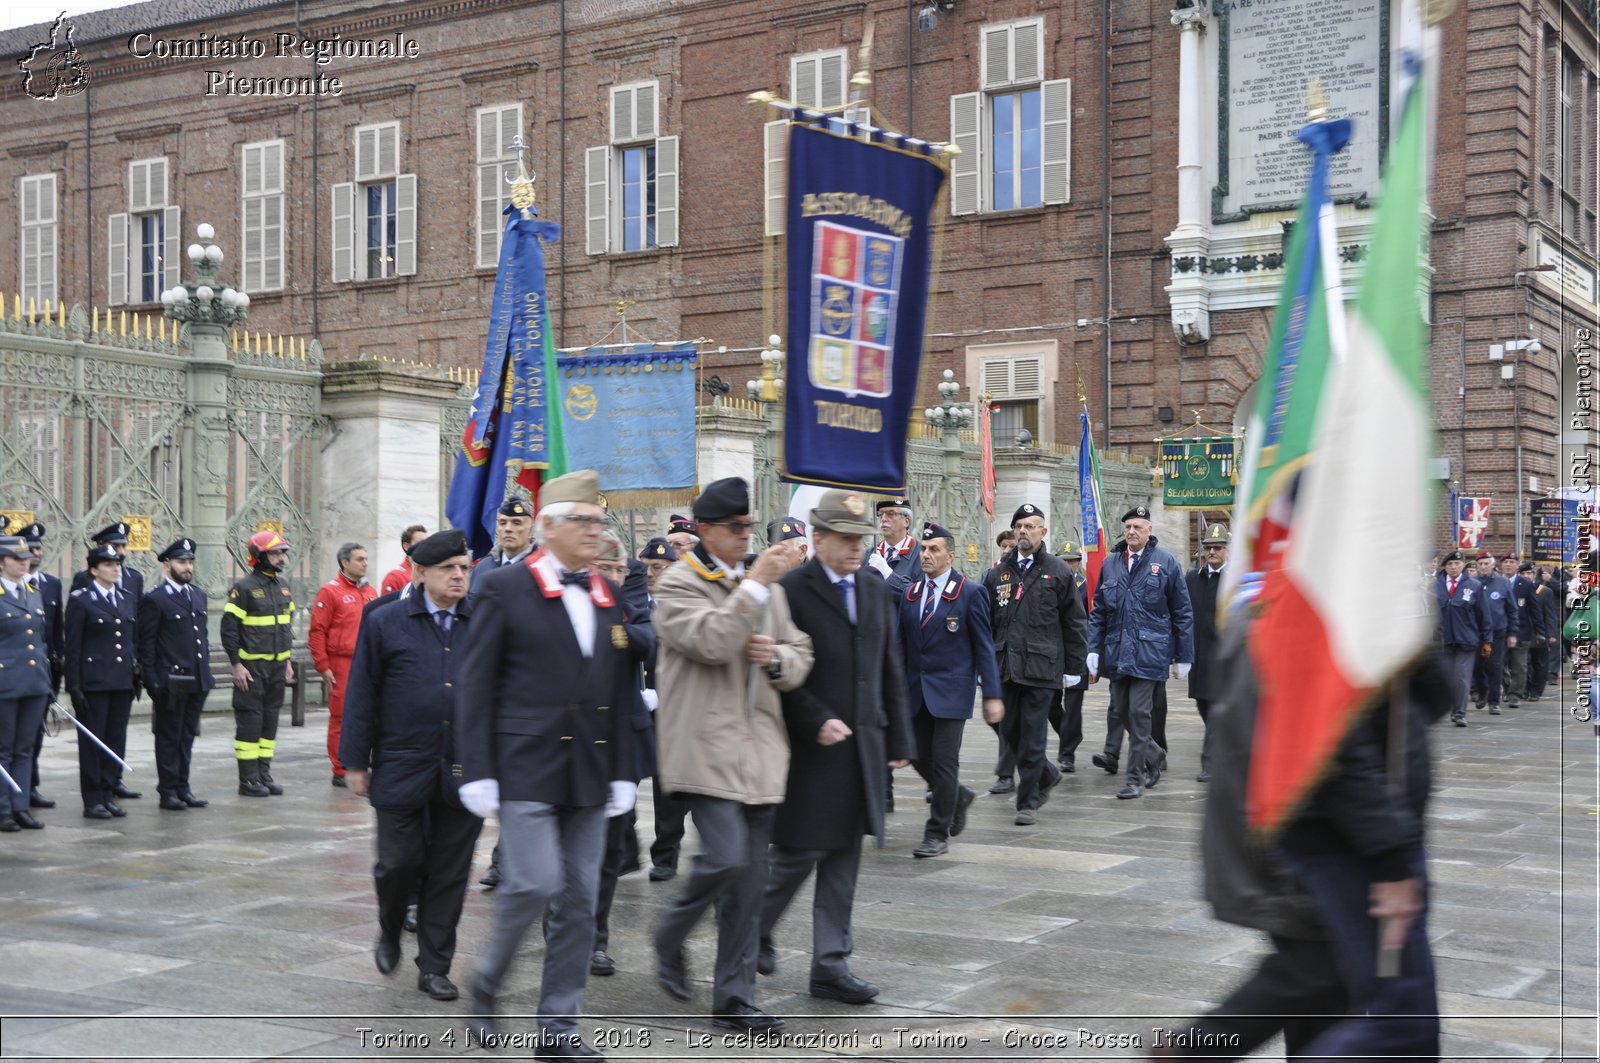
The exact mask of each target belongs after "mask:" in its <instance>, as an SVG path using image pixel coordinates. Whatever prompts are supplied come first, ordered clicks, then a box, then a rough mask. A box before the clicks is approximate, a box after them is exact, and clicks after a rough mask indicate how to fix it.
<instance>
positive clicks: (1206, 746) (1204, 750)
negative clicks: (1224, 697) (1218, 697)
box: [1194, 698, 1211, 772]
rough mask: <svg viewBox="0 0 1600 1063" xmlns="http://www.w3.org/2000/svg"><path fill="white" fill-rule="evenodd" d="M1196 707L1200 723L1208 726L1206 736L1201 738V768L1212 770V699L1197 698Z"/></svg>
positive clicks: (1202, 769) (1203, 770)
mask: <svg viewBox="0 0 1600 1063" xmlns="http://www.w3.org/2000/svg"><path fill="white" fill-rule="evenodd" d="M1194 707H1195V710H1196V711H1197V712H1199V713H1200V724H1201V726H1203V727H1205V728H1206V732H1205V736H1204V737H1203V738H1201V739H1200V770H1201V771H1202V772H1209V771H1210V770H1211V726H1210V724H1211V699H1210V698H1195V699H1194Z"/></svg>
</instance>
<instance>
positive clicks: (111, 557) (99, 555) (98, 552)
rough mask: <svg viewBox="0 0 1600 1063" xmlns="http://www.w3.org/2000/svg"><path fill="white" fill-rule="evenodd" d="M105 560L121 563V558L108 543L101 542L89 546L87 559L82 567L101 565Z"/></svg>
mask: <svg viewBox="0 0 1600 1063" xmlns="http://www.w3.org/2000/svg"><path fill="white" fill-rule="evenodd" d="M107 561H116V562H118V563H121V561H122V558H121V557H120V556H119V555H118V554H117V552H116V551H115V550H113V549H112V548H111V544H110V543H101V544H100V545H99V546H92V547H90V548H89V561H88V564H86V565H85V566H84V567H85V568H88V569H93V568H94V567H95V566H96V565H103V564H105V563H106V562H107Z"/></svg>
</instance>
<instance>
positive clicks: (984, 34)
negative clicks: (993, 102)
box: [979, 26, 1011, 89]
mask: <svg viewBox="0 0 1600 1063" xmlns="http://www.w3.org/2000/svg"><path fill="white" fill-rule="evenodd" d="M979 36H980V37H981V38H982V39H981V41H980V42H979V44H980V48H979V50H980V52H981V53H982V64H983V71H982V83H983V87H984V88H985V89H1003V88H1006V87H1007V86H1009V85H1010V84H1011V27H1010V26H985V27H984V28H983V29H982V30H981V31H980V33H979Z"/></svg>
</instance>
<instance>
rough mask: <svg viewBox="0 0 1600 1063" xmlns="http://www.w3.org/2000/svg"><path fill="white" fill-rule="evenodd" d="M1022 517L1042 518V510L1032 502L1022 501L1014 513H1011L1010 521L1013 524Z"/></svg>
mask: <svg viewBox="0 0 1600 1063" xmlns="http://www.w3.org/2000/svg"><path fill="white" fill-rule="evenodd" d="M1024 517H1039V518H1040V519H1043V517H1044V510H1042V509H1040V508H1039V507H1038V506H1036V505H1034V504H1033V503H1032V502H1024V503H1023V504H1022V505H1020V506H1018V507H1017V511H1016V512H1015V513H1013V514H1011V523H1012V524H1015V523H1017V521H1019V520H1022V519H1023V518H1024Z"/></svg>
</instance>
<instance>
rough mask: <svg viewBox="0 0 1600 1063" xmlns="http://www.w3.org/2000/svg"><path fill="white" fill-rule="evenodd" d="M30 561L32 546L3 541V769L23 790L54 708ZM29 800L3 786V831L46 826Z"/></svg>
mask: <svg viewBox="0 0 1600 1063" xmlns="http://www.w3.org/2000/svg"><path fill="white" fill-rule="evenodd" d="M29 560H30V555H29V552H28V544H27V540H25V539H23V538H22V537H21V536H20V535H7V536H0V766H3V767H4V768H5V769H6V771H7V772H8V773H9V774H10V775H11V778H12V779H13V780H15V782H16V784H17V786H19V787H22V786H26V785H27V782H28V780H29V779H31V778H32V777H33V747H34V741H35V739H36V738H37V737H38V735H39V727H40V725H41V724H42V723H43V721H44V713H45V707H46V706H47V705H48V704H49V702H50V662H49V657H48V649H49V647H48V646H47V645H46V643H45V639H44V632H45V608H44V601H43V600H42V599H41V598H40V597H39V594H38V592H37V591H34V590H33V589H31V588H30V587H29V586H28V581H27V573H28V562H29ZM97 752H98V751H97ZM28 796H29V795H28V793H27V792H26V791H20V790H13V789H12V788H11V787H10V786H8V785H6V784H4V783H0V831H4V832H7V833H10V832H14V831H18V830H22V829H24V828H26V829H29V830H38V829H40V828H42V827H43V826H44V824H42V823H40V822H39V821H38V820H37V819H35V818H34V817H33V813H32V812H30V811H29V808H28Z"/></svg>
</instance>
